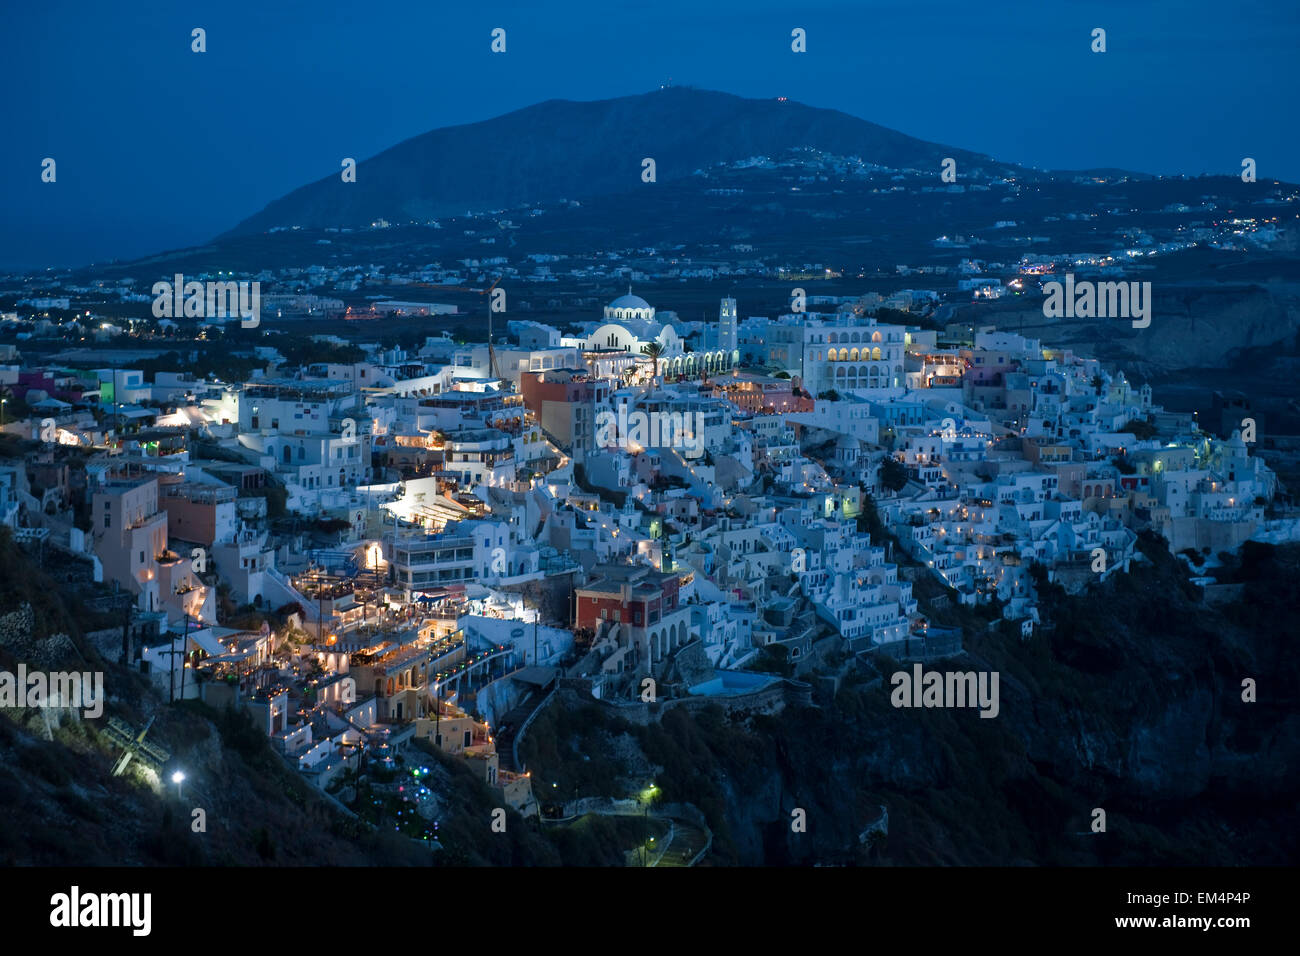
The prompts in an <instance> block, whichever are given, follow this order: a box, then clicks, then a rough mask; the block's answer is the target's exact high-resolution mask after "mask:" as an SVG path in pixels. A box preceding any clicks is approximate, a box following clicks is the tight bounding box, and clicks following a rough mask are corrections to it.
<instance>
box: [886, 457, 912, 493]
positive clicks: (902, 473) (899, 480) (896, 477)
mask: <svg viewBox="0 0 1300 956" xmlns="http://www.w3.org/2000/svg"><path fill="white" fill-rule="evenodd" d="M880 483H881V485H883V486H884V487H886V488H888V489H889V490H890V491H901V490H902V489H903V486H904V485H906V484H907V469H906V468H904V467H903V463H902V462H901V461H898V460H897V459H896V458H890V457H886V458H884V459H882V460H881V462H880Z"/></svg>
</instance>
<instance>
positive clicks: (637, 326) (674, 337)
mask: <svg viewBox="0 0 1300 956" xmlns="http://www.w3.org/2000/svg"><path fill="white" fill-rule="evenodd" d="M734 309H735V306H734V302H733V305H732V310H733V312H732V314H733V315H734ZM732 321H733V323H734V319H733V320H732ZM651 342H657V343H659V346H660V348H661V349H662V351H661V352H660V355H659V374H660V375H662V376H663V377H665V378H674V377H676V376H678V375H684V376H686V377H687V378H694V377H696V376H698V375H700V374H701V373H704V372H707V373H709V374H715V373H718V372H722V371H725V370H727V369H730V368H731V366H732V364H733V356H732V355H731V354H729V353H728V352H726V351H724V350H721V349H718V350H713V351H707V352H688V351H687V350H686V347H685V344H684V343H683V341H682V337H681V335H679V334H678V332H677V330H676V329H675V328H673V326H672V324H671V323H668V322H660V321H658V320H656V318H655V308H654V306H652V305H651V304H650V303H649V302H647V301H646V300H645V299H643V298H641V297H640V296H639V295H633V294H632V290H631V288H630V287H629V289H628V292H627V294H626V295H621V296H619V297H618V298H617V299H615V300H614V301H613V302H611V303H610V304H609V305H607V306H605V311H604V321H603V322H591V323H588V324H587V326H586V328H585V329H584V330H583V332H582V334H581V335H577V336H565V337H564V338H562V339H561V344H562V345H563V346H565V347H569V348H578V349H582V350H583V351H587V352H600V351H623V352H631V353H633V354H635V355H640V354H642V349H643V348H644V347H645V346H646V345H648V344H649V343H651Z"/></svg>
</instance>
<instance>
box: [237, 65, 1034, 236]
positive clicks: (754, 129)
mask: <svg viewBox="0 0 1300 956" xmlns="http://www.w3.org/2000/svg"><path fill="white" fill-rule="evenodd" d="M799 146H812V147H814V148H817V149H822V150H825V151H828V152H832V153H837V154H840V155H857V156H860V157H861V158H862V159H863V160H864V161H867V162H872V163H876V164H879V165H883V166H892V167H909V168H916V167H917V166H921V165H932V166H933V167H934V168H935V170H936V173H937V172H938V169H939V164H940V163H941V162H942V160H943V159H944V158H947V157H952V158H953V159H955V160H956V161H957V163H958V167H959V169H961V171H962V173H963V175H964V174H965V173H967V172H970V171H972V170H973V169H974V168H986V169H993V170H995V171H1001V172H1006V173H1009V174H1013V175H1014V174H1017V173H1019V174H1032V171H1031V170H1029V169H1028V167H1022V166H1018V165H1016V164H1013V163H1001V162H998V161H996V160H994V159H992V158H991V157H989V156H986V155H984V154H981V153H976V152H972V151H970V150H963V149H958V148H955V147H949V146H942V145H939V144H936V143H930V142H927V141H925V140H921V139H918V138H916V137H913V136H909V135H907V134H905V133H900V132H898V131H897V130H893V129H889V128H888V127H884V126H880V125H879V124H876V123H872V122H871V121H869V120H865V119H861V118H859V117H856V116H851V115H850V114H848V113H843V112H841V111H839V110H833V109H826V108H823V107H815V106H809V105H807V104H804V103H798V102H794V101H789V100H785V99H783V98H775V99H754V98H746V97H741V96H736V95H735V94H731V93H724V92H719V91H715V90H700V89H695V88H692V87H668V88H664V89H660V90H654V91H651V92H649V93H642V94H636V95H633V96H624V97H614V98H611V99H604V100H566V99H550V100H545V101H543V102H540V103H537V104H534V105H532V106H526V107H523V108H522V109H518V110H514V111H512V112H509V113H504V114H502V115H500V116H497V117H493V118H490V119H486V120H479V121H476V122H473V123H466V124H460V125H457V126H446V127H439V128H437V129H434V130H430V131H428V132H425V133H421V134H419V135H417V136H414V137H411V138H409V139H406V140H403V141H402V142H400V143H397V144H395V145H394V146H391V147H389V148H388V149H385V150H383V151H382V152H380V153H377V154H376V155H374V156H372V157H370V158H369V159H365V160H361V161H360V162H358V163H357V176H356V182H351V183H345V182H343V180H342V176H341V175H340V174H339V173H331V174H330V175H328V176H325V177H322V178H320V179H317V180H315V181H313V182H311V183H308V184H306V185H304V186H300V187H299V188H298V189H295V190H293V191H292V192H290V193H287V194H286V195H284V196H282V197H280V198H279V199H276V200H273V201H272V202H270V203H268V204H267V205H266V206H265V207H264V208H263V209H262V210H261V211H259V212H257V213H255V214H254V215H253V216H250V217H248V218H246V219H244V220H243V221H242V222H240V223H239V224H238V225H236V226H235V227H234V228H232V229H230V230H228V231H227V232H225V233H223V234H222V235H221V236H219V237H217V238H219V239H224V238H232V237H238V236H245V235H249V234H254V233H259V232H265V231H267V230H269V229H271V228H273V227H277V226H286V227H292V226H301V227H306V228H313V227H329V226H346V227H361V226H368V225H370V224H371V223H372V222H374V221H376V220H377V219H381V218H382V219H388V220H391V221H394V222H404V221H410V220H417V221H419V220H426V219H431V218H438V217H443V216H450V215H459V214H463V213H465V212H466V211H467V210H474V211H484V210H488V209H500V208H509V207H513V206H518V205H520V204H523V203H529V202H542V201H546V200H554V199H557V198H567V199H584V198H589V197H594V196H599V195H608V194H613V193H617V192H622V191H626V190H631V189H635V188H638V187H640V186H642V185H643V183H642V181H641V172H642V160H643V159H645V158H653V159H654V160H655V164H656V175H657V179H658V180H661V181H671V180H674V179H681V178H683V177H687V176H690V175H691V174H692V173H693V172H694V171H695V170H696V169H700V168H703V167H707V166H710V165H713V164H715V163H718V162H727V161H734V160H738V159H744V158H748V157H750V156H760V155H767V156H771V155H779V154H780V153H782V152H784V151H785V150H788V149H790V148H794V147H799Z"/></svg>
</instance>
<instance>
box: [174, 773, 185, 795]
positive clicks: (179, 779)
mask: <svg viewBox="0 0 1300 956" xmlns="http://www.w3.org/2000/svg"><path fill="white" fill-rule="evenodd" d="M184 782H185V774H183V773H181V772H180V771H179V770H177V771H176V772H175V773H174V774H172V783H174V784H176V798H177V799H180V795H181V784H182V783H184Z"/></svg>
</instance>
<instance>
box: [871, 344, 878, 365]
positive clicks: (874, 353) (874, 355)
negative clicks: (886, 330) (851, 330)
mask: <svg viewBox="0 0 1300 956" xmlns="http://www.w3.org/2000/svg"><path fill="white" fill-rule="evenodd" d="M871 360H872V361H873V362H879V361H880V346H879V345H877V346H876V347H875V348H874V349H872V350H871Z"/></svg>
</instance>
